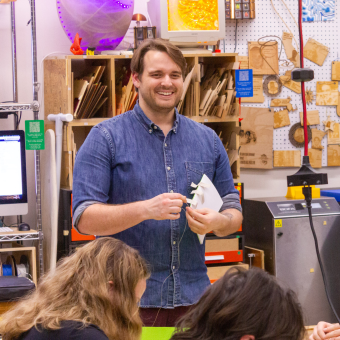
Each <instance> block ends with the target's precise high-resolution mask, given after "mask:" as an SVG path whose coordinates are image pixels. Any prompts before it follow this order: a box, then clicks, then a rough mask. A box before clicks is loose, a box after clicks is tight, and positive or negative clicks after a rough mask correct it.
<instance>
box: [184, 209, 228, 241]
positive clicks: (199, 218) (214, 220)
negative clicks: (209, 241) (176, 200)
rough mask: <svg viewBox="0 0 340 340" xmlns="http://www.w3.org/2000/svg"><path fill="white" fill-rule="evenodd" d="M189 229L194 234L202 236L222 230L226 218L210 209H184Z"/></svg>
mask: <svg viewBox="0 0 340 340" xmlns="http://www.w3.org/2000/svg"><path fill="white" fill-rule="evenodd" d="M186 210H187V213H186V217H187V219H188V224H189V228H190V229H191V230H192V231H193V232H194V233H196V234H200V235H204V234H207V233H210V232H211V231H214V232H215V231H217V230H220V229H224V228H225V226H226V224H227V223H228V222H227V219H228V217H227V216H225V215H222V214H220V213H218V212H216V211H215V210H212V209H206V208H205V209H192V208H190V207H187V208H186Z"/></svg>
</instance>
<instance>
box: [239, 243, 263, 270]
mask: <svg viewBox="0 0 340 340" xmlns="http://www.w3.org/2000/svg"><path fill="white" fill-rule="evenodd" d="M244 252H245V261H246V263H247V264H248V265H249V267H257V268H261V269H263V270H264V251H263V250H261V249H256V248H251V247H244ZM249 254H252V255H253V256H251V257H249Z"/></svg>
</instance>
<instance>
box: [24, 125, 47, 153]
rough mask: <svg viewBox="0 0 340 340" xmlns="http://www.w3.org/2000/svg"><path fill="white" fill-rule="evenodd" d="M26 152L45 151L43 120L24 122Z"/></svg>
mask: <svg viewBox="0 0 340 340" xmlns="http://www.w3.org/2000/svg"><path fill="white" fill-rule="evenodd" d="M25 141H26V142H25V144H26V150H45V134H44V121H43V120H26V121H25Z"/></svg>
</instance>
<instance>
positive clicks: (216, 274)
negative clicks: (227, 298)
mask: <svg viewBox="0 0 340 340" xmlns="http://www.w3.org/2000/svg"><path fill="white" fill-rule="evenodd" d="M237 267H239V268H244V269H249V265H248V264H246V263H242V262H238V263H236V264H232V265H229V266H218V267H207V274H208V277H209V279H210V281H216V280H218V279H219V278H221V277H222V276H223V275H224V274H225V273H226V272H227V271H229V270H233V269H235V268H237Z"/></svg>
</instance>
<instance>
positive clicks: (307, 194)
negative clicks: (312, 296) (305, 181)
mask: <svg viewBox="0 0 340 340" xmlns="http://www.w3.org/2000/svg"><path fill="white" fill-rule="evenodd" d="M302 190H303V194H304V195H305V199H306V205H307V210H308V216H309V224H310V227H311V230H312V234H313V238H314V243H315V250H316V256H317V258H318V262H319V266H320V270H321V275H322V280H323V284H324V286H325V292H326V296H327V300H328V303H329V305H330V306H331V308H332V311H333V313H334V315H335V317H336V319H337V321H338V323H340V318H339V316H338V314H337V312H336V310H335V308H334V305H333V302H332V300H331V298H330V295H329V291H328V282H327V278H326V274H325V270H324V267H323V264H322V260H321V255H320V250H319V243H318V238H317V236H316V233H315V229H314V224H313V217H312V194H311V193H312V189H311V187H304V188H303V189H302Z"/></svg>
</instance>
